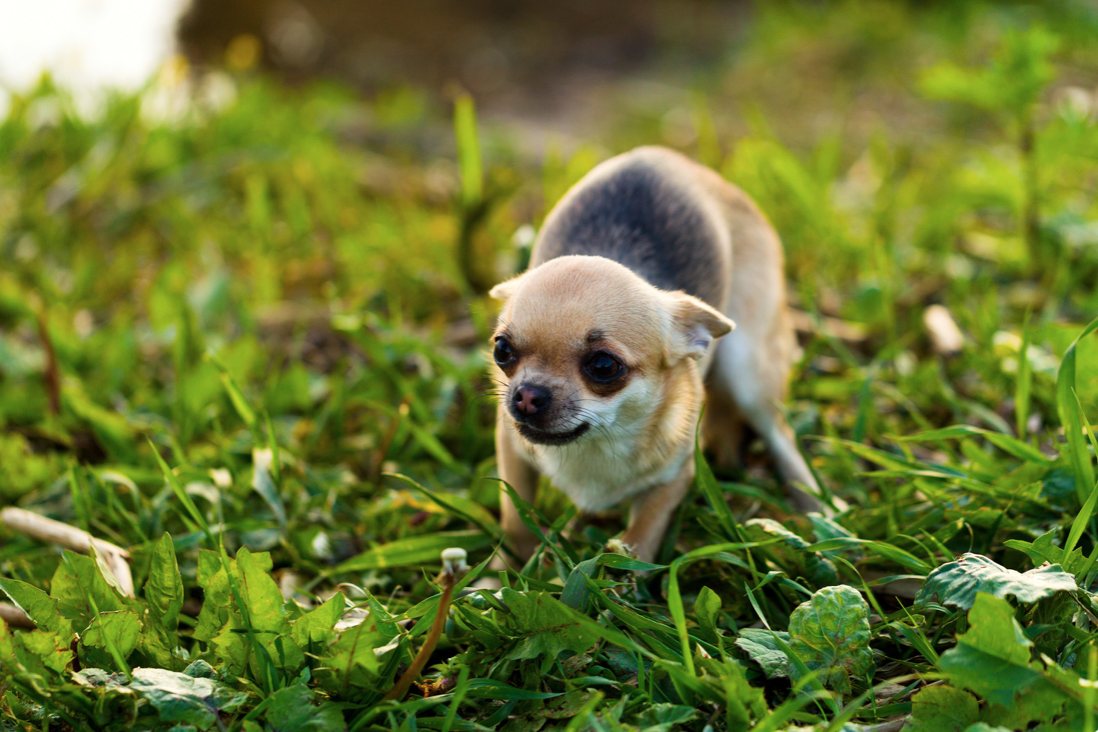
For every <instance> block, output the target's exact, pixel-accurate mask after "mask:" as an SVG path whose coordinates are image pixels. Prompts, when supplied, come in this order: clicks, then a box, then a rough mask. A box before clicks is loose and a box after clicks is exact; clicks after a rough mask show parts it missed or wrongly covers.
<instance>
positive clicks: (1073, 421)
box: [1056, 318, 1098, 503]
mask: <svg viewBox="0 0 1098 732" xmlns="http://www.w3.org/2000/svg"><path fill="white" fill-rule="evenodd" d="M1095 330H1098V318H1095V319H1094V320H1092V321H1090V324H1089V325H1087V327H1086V328H1084V329H1083V332H1082V333H1080V334H1079V335H1078V337H1076V339H1075V340H1074V341H1072V343H1071V345H1070V346H1068V349H1067V351H1066V352H1065V353H1064V358H1063V360H1061V361H1060V371H1059V373H1058V374H1057V376H1056V406H1057V409H1058V410H1059V412H1060V424H1061V425H1063V427H1064V435H1065V436H1066V437H1067V450H1068V460H1069V462H1070V463H1071V467H1072V470H1073V472H1074V474H1075V492H1076V495H1077V496H1078V497H1079V502H1080V503H1085V502H1086V500H1087V498H1088V497H1089V493H1090V487H1091V486H1093V485H1094V465H1093V463H1092V462H1091V459H1090V454H1089V452H1088V451H1087V443H1086V437H1085V436H1084V435H1083V418H1082V410H1081V409H1080V408H1079V401H1078V399H1077V398H1076V396H1075V393H1074V392H1075V369H1076V363H1075V361H1076V357H1075V353H1076V346H1077V345H1078V344H1079V341H1081V340H1082V339H1083V338H1086V337H1087V336H1088V335H1090V334H1091V333H1093V332H1094V331H1095Z"/></svg>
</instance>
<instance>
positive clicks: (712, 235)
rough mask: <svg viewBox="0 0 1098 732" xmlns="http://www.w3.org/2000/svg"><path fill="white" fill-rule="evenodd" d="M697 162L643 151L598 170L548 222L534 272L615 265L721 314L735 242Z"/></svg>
mask: <svg viewBox="0 0 1098 732" xmlns="http://www.w3.org/2000/svg"><path fill="white" fill-rule="evenodd" d="M695 168H700V166H698V165H697V163H694V162H692V161H690V160H689V159H687V158H685V157H683V156H681V155H679V154H677V153H674V152H672V151H670V150H666V149H663V148H655V147H644V148H638V149H636V150H634V151H632V152H630V153H627V154H625V155H620V156H618V157H615V158H612V159H611V160H609V161H607V162H605V163H603V164H602V165H599V166H598V167H596V168H595V169H594V170H593V171H591V173H589V174H588V176H587V177H586V178H584V180H583V181H582V182H581V183H580V184H578V185H577V186H576V187H574V188H573V189H572V190H570V191H569V192H568V194H567V195H566V196H565V197H564V199H563V200H562V201H561V202H560V204H558V205H557V206H556V208H555V209H554V210H553V212H552V213H551V214H550V215H549V217H548V218H547V219H546V221H545V225H544V226H543V227H542V230H541V233H540V235H539V238H538V242H537V245H536V247H535V250H534V256H533V261H532V262H531V265H532V266H536V265H538V264H541V263H543V262H545V261H548V260H550V259H554V258H556V257H560V256H564V255H568V254H588V255H596V256H602V257H606V258H608V259H613V260H615V261H617V262H620V263H621V264H624V265H625V266H626V267H628V268H629V269H631V270H633V271H634V272H636V273H637V274H638V275H640V276H641V277H643V278H644V279H645V280H647V281H648V282H649V283H651V284H652V285H655V286H656V287H658V288H660V289H663V290H682V291H684V292H686V293H688V294H690V295H694V296H695V297H698V298H700V299H702V300H704V301H706V302H707V303H709V304H710V305H712V306H714V307H716V308H718V309H720V308H723V307H724V305H725V301H726V299H727V296H728V289H729V284H730V258H731V243H730V241H729V238H728V230H727V227H726V226H722V222H721V220H720V215H721V214H720V211H719V209H718V208H717V207H716V206H714V205H712V204H711V202H710V197H709V196H708V195H705V193H704V191H703V190H702V187H701V186H700V184H699V182H698V173H697V171H696V170H695Z"/></svg>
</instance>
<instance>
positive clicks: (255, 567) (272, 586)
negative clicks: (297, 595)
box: [236, 547, 290, 635]
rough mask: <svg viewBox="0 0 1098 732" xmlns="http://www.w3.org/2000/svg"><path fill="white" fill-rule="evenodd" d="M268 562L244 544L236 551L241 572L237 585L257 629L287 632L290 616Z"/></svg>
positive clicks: (268, 631)
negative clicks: (267, 568)
mask: <svg viewBox="0 0 1098 732" xmlns="http://www.w3.org/2000/svg"><path fill="white" fill-rule="evenodd" d="M267 566H270V565H269V563H268V562H264V561H258V560H256V559H255V558H254V557H253V555H252V553H251V552H249V551H248V549H247V548H246V547H241V548H240V551H239V552H237V554H236V568H237V571H238V572H239V573H240V580H241V583H240V589H241V592H242V593H243V595H244V602H245V603H246V604H247V606H248V618H249V620H250V621H251V623H252V625H253V626H254V627H255V629H256V630H258V631H261V632H263V633H272V634H275V635H289V633H290V618H289V614H288V613H287V612H286V607H285V601H284V600H283V597H282V592H281V591H280V590H279V589H278V585H277V584H276V583H275V581H274V580H273V579H272V578H271V575H269V574H267V570H266V569H265V567H267Z"/></svg>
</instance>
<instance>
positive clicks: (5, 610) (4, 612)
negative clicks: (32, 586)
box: [0, 602, 35, 630]
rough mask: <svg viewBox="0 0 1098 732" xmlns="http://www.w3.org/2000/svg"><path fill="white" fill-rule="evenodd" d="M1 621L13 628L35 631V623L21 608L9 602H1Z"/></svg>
mask: <svg viewBox="0 0 1098 732" xmlns="http://www.w3.org/2000/svg"><path fill="white" fill-rule="evenodd" d="M0 620H3V621H4V622H5V623H6V624H8V625H10V626H12V627H13V628H26V629H27V630H34V627H35V625H34V621H33V620H31V619H30V616H29V615H27V614H26V613H25V612H23V610H22V609H21V608H18V607H16V606H15V605H12V604H10V603H7V602H0Z"/></svg>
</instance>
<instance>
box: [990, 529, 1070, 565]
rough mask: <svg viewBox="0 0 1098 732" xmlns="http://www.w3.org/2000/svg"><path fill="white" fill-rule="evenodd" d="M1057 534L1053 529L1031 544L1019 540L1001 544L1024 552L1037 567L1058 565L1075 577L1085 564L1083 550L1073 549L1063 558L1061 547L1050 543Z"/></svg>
mask: <svg viewBox="0 0 1098 732" xmlns="http://www.w3.org/2000/svg"><path fill="white" fill-rule="evenodd" d="M1059 534H1060V532H1059V531H1058V530H1056V529H1053V530H1051V531H1046V532H1045V533H1044V534H1041V535H1040V536H1039V537H1037V538H1036V539H1035V540H1033V541H1032V542H1029V541H1021V540H1019V539H1007V540H1006V541H1004V542H1003V544H1004V545H1005V546H1009V547H1010V548H1012V549H1017V550H1018V551H1020V552H1025V553H1026V554H1027V555H1028V556H1029V558H1030V559H1032V560H1033V563H1034V564H1036V565H1038V566H1039V565H1042V564H1044V563H1046V562H1048V563H1049V564H1059V565H1061V566H1062V567H1063V568H1064V569H1065V570H1067V571H1068V572H1071V573H1072V574H1075V575H1077V574H1078V573H1079V572H1080V571H1081V570H1082V568H1083V566H1084V565H1085V564H1086V557H1084V556H1083V550H1082V549H1075V550H1074V551H1072V552H1071V555H1070V556H1064V549H1063V547H1059V546H1056V545H1055V544H1053V543H1052V542H1053V541H1054V540H1055V539H1056V538H1057V536H1059Z"/></svg>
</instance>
